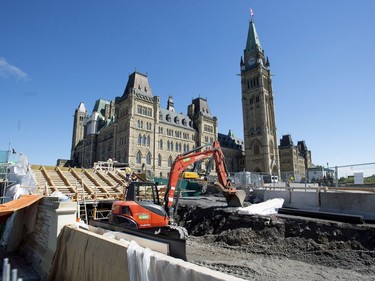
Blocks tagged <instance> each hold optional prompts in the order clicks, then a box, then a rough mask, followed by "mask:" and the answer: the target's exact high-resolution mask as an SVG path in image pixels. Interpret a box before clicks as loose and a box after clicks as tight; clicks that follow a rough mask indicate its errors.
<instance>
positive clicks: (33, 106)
mask: <svg viewBox="0 0 375 281" xmlns="http://www.w3.org/2000/svg"><path fill="white" fill-rule="evenodd" d="M250 7H252V9H253V11H254V21H255V25H256V28H257V32H258V35H259V37H260V40H261V44H262V47H263V49H264V50H265V53H266V55H267V56H268V57H269V59H270V62H271V72H272V73H273V75H274V77H273V90H274V96H275V110H276V123H277V137H278V140H280V138H281V137H282V135H284V134H291V136H292V138H293V141H294V143H295V144H296V143H297V141H299V140H304V141H305V142H306V144H307V147H308V149H310V150H311V151H312V160H313V163H314V164H317V165H327V163H329V166H334V165H347V164H357V163H369V162H375V149H374V143H375V130H374V120H375V108H374V102H375V97H374V95H375V78H374V66H375V55H374V51H375V36H374V30H373V28H374V27H375V17H374V15H373V11H375V1H373V0H361V1H349V0H330V1H324V0H316V1H300V0H289V1H270V0H269V1H264V0H262V1H260V0H258V1H255V0H254V1H244V0H242V1H240V0H221V1H213V0H204V1H182V0H173V1H172V0H164V1H162V0H159V1H155V0H139V1H130V0H127V1H126V0H122V1H118V0H114V1H96V0H90V1H85V0H81V1H68V0H65V1H52V0H48V1H46V0H45V1H10V0H4V1H1V2H0V34H1V41H0V96H1V109H2V110H1V113H2V122H1V131H0V149H2V150H6V149H8V146H9V143H10V147H11V148H15V149H16V151H17V152H22V153H23V154H25V155H26V156H27V157H28V158H29V161H30V162H31V163H33V164H45V165H55V163H56V160H57V159H58V158H62V159H68V158H69V157H70V149H71V139H72V125H73V114H74V110H75V109H76V108H77V106H78V105H79V103H80V102H84V103H85V105H86V107H87V109H88V110H89V111H90V112H91V110H92V108H93V106H94V103H95V100H97V99H99V98H103V99H107V100H114V99H115V97H117V96H121V95H122V93H123V90H124V88H125V85H126V82H127V79H128V75H129V74H130V73H132V72H133V71H134V70H137V71H139V72H142V73H147V74H148V77H149V81H150V85H151V88H152V91H153V94H154V95H157V96H160V97H161V104H162V106H163V107H166V104H167V99H168V96H169V95H171V96H173V98H174V102H175V107H176V110H177V111H179V112H183V113H186V111H187V106H188V104H190V102H191V100H192V98H195V97H198V96H201V97H204V98H207V99H208V102H209V105H210V109H211V112H212V113H213V114H214V115H215V116H217V117H218V119H219V132H221V133H228V131H229V129H231V130H233V131H234V133H235V135H236V136H238V137H241V138H243V129H242V128H243V125H242V111H241V88H240V78H239V76H238V75H237V74H238V73H239V72H240V66H239V63H240V57H241V56H242V55H243V49H244V48H245V44H246V36H247V30H248V24H249V19H250V13H249V10H250Z"/></svg>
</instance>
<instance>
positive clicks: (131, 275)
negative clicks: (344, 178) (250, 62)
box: [0, 147, 375, 280]
mask: <svg viewBox="0 0 375 281" xmlns="http://www.w3.org/2000/svg"><path fill="white" fill-rule="evenodd" d="M220 151H221V150H220V149H219V148H218V147H213V148H212V149H211V150H209V149H208V150H204V152H200V151H196V152H192V153H187V154H186V155H182V156H181V157H180V158H178V159H176V160H175V163H174V166H173V167H172V169H171V175H170V178H169V181H167V183H162V181H161V180H160V179H156V178H154V179H150V178H148V177H147V175H146V174H138V173H134V172H132V173H131V174H129V171H128V170H126V169H124V167H116V164H115V163H113V162H111V161H107V162H98V163H96V165H95V166H94V168H91V169H83V168H66V167H57V166H54V167H52V166H41V165H30V164H29V163H28V161H27V158H26V157H21V159H20V160H19V161H18V162H16V163H3V165H2V166H1V169H2V170H1V173H2V177H1V179H2V180H1V199H2V204H1V205H0V215H1V223H2V224H1V232H2V239H1V243H2V246H1V248H2V249H1V255H2V258H3V259H4V261H3V269H2V274H3V275H2V276H3V279H2V280H10V279H6V278H10V277H11V276H12V278H13V277H14V275H15V274H16V275H18V277H19V278H22V280H172V279H175V278H176V276H177V275H178V276H179V279H181V280H286V279H288V280H374V277H373V276H374V275H375V266H374V264H375V225H374V224H373V222H374V221H375V209H374V204H373V202H374V196H375V193H374V191H375V188H374V187H366V188H357V189H355V188H352V189H351V190H349V188H343V189H342V190H340V188H329V187H317V186H315V185H305V186H301V185H296V186H295V187H293V186H289V187H288V188H287V187H283V188H282V187H280V188H276V187H275V186H274V185H271V184H270V185H261V186H256V185H252V186H251V188H249V187H248V186H246V187H244V186H243V187H242V188H241V187H240V186H237V187H234V185H231V183H230V181H229V180H228V181H227V178H226V173H225V170H223V169H224V167H223V166H222V164H221V160H222V155H221V154H220ZM202 155H204V157H207V158H214V159H215V164H216V173H215V179H216V181H215V182H211V181H210V180H207V179H204V180H202V181H201V182H200V181H199V180H198V181H197V179H195V180H194V181H193V180H184V179H183V177H182V175H183V171H185V170H186V167H188V166H189V164H191V163H193V162H195V161H197V159H201V157H202ZM187 159H189V160H187ZM189 161H190V162H189ZM189 181H190V182H191V185H189V184H190V183H189ZM182 182H184V183H185V186H184V187H183V188H182V187H181V186H183V185H182V184H181V183H182ZM197 185H198V186H200V187H201V189H200V190H199V188H198V189H197V188H196V186H197ZM191 186H194V188H195V189H192V190H190V187H191ZM218 186H219V188H218ZM171 190H173V193H171ZM174 191H175V192H174ZM273 200H279V201H278V202H279V203H280V202H281V205H280V204H279V205H269V204H268V205H262V204H265V203H267V202H273ZM151 201H152V202H151ZM262 206H263V207H262ZM142 208H143V209H142ZM150 218H151V219H150ZM138 219H139V220H138ZM14 270H16V271H14ZM7 276H8V277H7Z"/></svg>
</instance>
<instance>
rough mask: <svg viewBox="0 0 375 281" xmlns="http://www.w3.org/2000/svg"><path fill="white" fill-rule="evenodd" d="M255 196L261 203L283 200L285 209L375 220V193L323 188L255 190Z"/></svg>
mask: <svg viewBox="0 0 375 281" xmlns="http://www.w3.org/2000/svg"><path fill="white" fill-rule="evenodd" d="M253 196H254V197H256V198H258V199H259V200H260V201H267V200H269V199H273V198H283V199H284V205H283V206H284V207H288V208H296V209H305V210H314V211H319V210H320V211H323V212H333V213H342V214H349V215H361V216H363V217H364V218H365V219H366V220H375V193H373V192H361V191H356V190H351V191H340V190H338V191H327V190H325V189H321V188H289V189H254V190H253Z"/></svg>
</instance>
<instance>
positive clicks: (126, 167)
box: [125, 165, 132, 180]
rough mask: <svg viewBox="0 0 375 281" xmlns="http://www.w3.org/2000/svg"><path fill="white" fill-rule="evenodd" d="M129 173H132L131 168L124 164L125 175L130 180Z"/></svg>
mask: <svg viewBox="0 0 375 281" xmlns="http://www.w3.org/2000/svg"><path fill="white" fill-rule="evenodd" d="M131 173H132V169H130V167H129V165H126V166H125V175H126V179H127V180H130V175H131Z"/></svg>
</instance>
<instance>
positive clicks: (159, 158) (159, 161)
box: [158, 154, 162, 167]
mask: <svg viewBox="0 0 375 281" xmlns="http://www.w3.org/2000/svg"><path fill="white" fill-rule="evenodd" d="M161 161H162V158H161V155H160V154H159V155H158V166H159V167H161Z"/></svg>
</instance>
